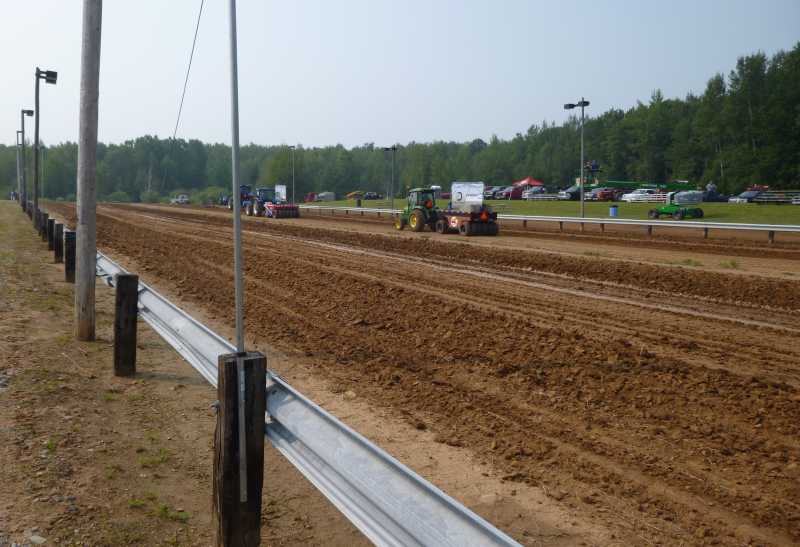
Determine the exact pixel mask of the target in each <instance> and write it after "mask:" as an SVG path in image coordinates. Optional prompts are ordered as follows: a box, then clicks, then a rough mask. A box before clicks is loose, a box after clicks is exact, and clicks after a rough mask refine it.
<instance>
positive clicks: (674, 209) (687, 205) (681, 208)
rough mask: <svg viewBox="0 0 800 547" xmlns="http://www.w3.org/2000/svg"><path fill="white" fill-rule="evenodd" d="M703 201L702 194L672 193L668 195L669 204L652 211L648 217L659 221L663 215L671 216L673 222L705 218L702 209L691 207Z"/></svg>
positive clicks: (690, 192)
mask: <svg viewBox="0 0 800 547" xmlns="http://www.w3.org/2000/svg"><path fill="white" fill-rule="evenodd" d="M701 200H702V193H701V192H695V191H688V192H670V193H668V194H667V203H666V204H664V205H662V206H661V207H658V208H657V209H650V210H649V211H648V212H647V216H648V217H649V218H651V219H653V220H658V219H659V218H660V217H661V215H668V216H671V217H672V219H673V220H683V219H685V218H703V210H702V209H700V208H699V207H691V205H696V204H698V203H700V201H701Z"/></svg>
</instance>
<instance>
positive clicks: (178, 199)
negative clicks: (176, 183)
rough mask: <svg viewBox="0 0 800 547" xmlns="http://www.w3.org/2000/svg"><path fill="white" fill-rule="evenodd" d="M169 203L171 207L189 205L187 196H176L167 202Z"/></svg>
mask: <svg viewBox="0 0 800 547" xmlns="http://www.w3.org/2000/svg"><path fill="white" fill-rule="evenodd" d="M169 202H170V204H172V205H186V204H187V203H189V196H187V195H186V194H178V195H177V196H175V197H174V198H172V199H171V200H169Z"/></svg>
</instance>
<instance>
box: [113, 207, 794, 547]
mask: <svg viewBox="0 0 800 547" xmlns="http://www.w3.org/2000/svg"><path fill="white" fill-rule="evenodd" d="M130 222H133V223H135V222H136V219H135V215H134V216H132V217H131V219H130ZM116 224H122V223H121V222H120V221H116V220H111V219H109V218H104V219H103V221H102V228H103V230H104V232H106V235H104V236H103V238H104V239H105V238H106V237H107V239H108V244H110V245H113V246H115V249H116V250H117V251H118V252H120V253H122V254H126V255H129V256H133V257H134V258H136V259H137V260H139V261H140V262H142V263H147V264H150V265H151V267H152V268H153V271H154V272H155V273H156V274H157V275H159V276H160V277H164V278H166V279H170V280H173V281H174V282H176V284H177V285H178V286H179V287H180V288H181V290H185V291H186V293H185V294H186V296H187V297H190V298H193V299H195V300H197V301H203V302H204V303H205V304H206V305H210V306H212V308H213V307H217V306H220V307H221V309H220V311H221V312H223V310H227V309H229V308H230V302H231V301H232V296H231V289H230V284H231V283H230V277H229V276H226V275H225V274H224V270H222V269H218V268H211V267H210V266H212V265H214V264H218V263H219V257H220V256H225V257H227V256H228V255H229V254H230V245H229V244H227V243H223V242H222V238H223V237H224V235H225V234H224V233H223V232H220V234H219V236H217V237H216V238H214V237H206V236H202V237H200V236H188V235H186V234H180V233H177V232H180V231H181V230H180V229H175V227H174V226H173V232H175V233H170V232H168V233H166V234H165V233H164V232H163V230H155V231H154V230H152V229H151V228H150V227H147V228H144V227H138V228H137V227H136V226H134V225H132V224H131V225H127V224H126V225H125V226H124V229H119V228H115V227H114V225H116ZM107 228H109V229H108V230H107ZM189 237H197V238H198V240H202V241H203V242H204V244H203V245H202V246H200V245H197V244H195V243H193V240H192V239H187V238H189ZM123 238H127V239H128V240H129V241H128V240H126V239H123ZM251 244H252V248H250V249H251V251H252V259H253V260H250V261H247V262H248V263H249V262H252V264H248V267H247V270H248V271H247V279H248V297H247V298H248V310H247V312H248V321H250V322H256V323H258V324H260V325H261V326H262V329H265V330H266V332H269V333H270V334H273V333H274V335H275V339H276V341H277V343H279V344H283V345H284V346H289V347H291V346H294V347H297V348H299V349H301V350H302V349H303V348H307V349H306V351H309V349H314V350H315V352H316V354H317V355H318V356H319V358H320V361H321V363H324V369H325V372H326V373H329V374H332V375H334V376H338V377H340V378H341V379H342V380H345V381H347V380H349V381H350V382H353V381H356V382H358V383H359V389H364V390H366V391H367V393H369V394H371V396H372V397H374V399H375V400H376V401H379V402H381V403H382V404H390V405H396V406H399V407H401V408H405V409H408V410H409V411H410V412H412V413H413V415H414V419H425V420H426V421H427V422H429V423H431V424H432V425H431V426H430V427H431V428H432V429H434V430H435V431H436V432H437V434H438V435H439V437H440V439H441V440H442V442H446V443H451V444H461V445H464V446H470V447H473V448H474V450H475V451H476V454H478V455H479V457H480V455H483V454H489V455H491V457H492V458H495V461H494V462H493V463H494V465H496V466H497V467H498V468H499V469H504V470H506V472H507V477H508V478H509V480H519V481H523V482H527V483H529V484H537V485H542V486H543V487H547V488H549V489H550V490H551V491H553V492H555V496H556V497H560V498H562V499H567V500H572V499H573V496H572V495H567V494H565V496H561V495H560V492H561V491H566V492H576V493H578V492H583V493H586V492H589V494H587V495H583V496H581V495H576V496H575V498H574V503H577V504H581V505H582V507H584V506H585V510H586V512H587V513H589V514H597V515H599V516H602V512H601V511H600V509H607V510H612V509H613V510H614V511H618V512H620V511H621V512H623V513H624V514H625V515H627V516H628V518H634V517H631V515H634V516H635V519H639V520H641V521H642V522H646V523H648V524H647V525H646V527H647V529H648V530H650V531H651V533H652V537H654V538H660V539H661V540H662V541H663V540H665V539H667V538H669V539H670V540H677V539H678V538H682V537H686V535H687V534H688V535H691V534H693V533H697V530H701V531H702V534H703V536H704V537H705V535H706V534H708V535H709V537H710V538H713V539H716V540H718V541H721V542H722V543H729V542H733V543H735V542H736V541H734V539H735V538H736V537H738V539H739V540H742V539H744V538H746V537H753V538H757V539H759V540H760V541H764V542H768V543H775V544H780V543H783V542H786V541H792V539H791V538H794V540H795V541H796V540H797V531H798V530H797V527H798V517H797V514H798V513H797V507H796V505H794V506H793V505H792V502H791V500H793V499H798V495H799V494H800V491H798V488H797V484H798V476H797V473H796V472H793V470H794V471H796V462H797V460H798V449H797V446H796V441H793V439H796V434H797V417H798V415H800V414H798V404H797V402H798V401H799V400H800V399H798V398H797V391H796V390H795V389H793V388H790V387H789V386H783V385H780V384H778V385H775V384H774V383H769V382H764V381H762V380H759V379H758V378H752V379H751V378H742V377H740V376H737V375H734V374H730V373H728V372H726V371H716V370H703V369H702V367H697V366H691V365H688V364H686V363H683V362H681V361H680V360H678V361H674V360H666V359H663V358H660V357H659V356H656V355H654V354H652V353H650V352H642V351H640V350H639V349H637V348H635V347H633V348H632V347H630V346H627V345H626V344H625V343H624V342H625V341H624V340H619V339H615V338H613V337H611V338H610V339H609V340H608V341H607V342H606V343H605V344H603V343H601V342H600V341H598V340H596V339H593V338H591V337H589V336H584V335H582V334H581V333H580V332H574V330H573V329H566V330H565V329H564V328H563V327H561V328H556V327H552V328H542V327H541V325H537V324H532V323H530V322H529V323H528V324H527V329H529V330H530V333H531V334H530V337H529V339H528V340H525V341H523V343H520V341H519V340H517V339H516V338H514V337H511V336H508V335H507V334H506V333H507V330H508V329H509V328H511V327H513V326H518V325H519V318H518V317H515V318H513V319H511V318H509V317H508V316H507V315H504V314H502V313H499V312H497V311H492V310H487V311H486V312H483V311H482V310H479V309H478V312H479V313H480V315H476V309H477V307H476V306H475V305H474V304H468V303H463V302H462V303H460V302H453V301H452V300H448V299H447V298H444V297H442V296H441V295H440V296H437V295H435V294H427V295H426V297H425V298H423V299H422V300H421V299H420V293H419V290H418V289H417V288H416V287H414V286H410V287H408V288H404V287H402V286H398V283H397V282H396V280H391V279H387V280H386V281H382V280H379V281H376V279H375V278H374V277H373V278H369V279H365V278H363V277H361V276H360V274H362V273H363V270H366V269H369V270H371V271H372V272H373V273H374V272H379V273H386V272H385V270H384V271H382V269H381V267H379V265H376V264H374V263H375V259H370V260H365V261H363V262H361V268H359V269H352V268H354V264H352V263H346V262H345V263H344V264H342V263H338V264H337V263H336V262H334V261H335V260H336V257H335V253H333V254H329V255H326V256H325V257H323V258H324V260H325V261H330V262H333V263H334V264H335V267H334V268H330V267H327V266H326V264H324V263H322V262H321V261H319V260H318V259H319V257H315V259H317V260H316V261H317V262H319V263H318V264H315V260H309V259H308V258H307V252H308V249H307V248H288V249H287V248H285V247H280V246H269V245H263V246H262V245H261V244H260V243H257V242H256V243H253V242H251ZM275 249H280V250H281V251H282V253H285V254H281V255H280V256H277V257H276V256H275V253H274V250H275ZM153 257H156V260H153ZM226 262H227V260H226ZM355 266H358V263H356V264H355ZM348 269H349V271H348ZM193 270H194V271H203V272H204V276H203V281H202V283H199V285H201V286H198V280H197V277H196V275H194V274H193ZM356 274H359V275H356ZM403 275H404V276H408V275H413V272H411V271H404V272H403ZM387 277H388V276H387ZM275 279H281V280H283V287H282V288H281V287H276V286H274V285H273V283H272V282H273V281H274V280H275ZM322 279H326V280H327V283H329V284H332V285H333V286H335V287H337V288H338V290H337V291H335V292H334V293H330V294H322V295H316V294H314V293H313V291H310V290H309V288H312V287H315V286H319V285H320V282H321V280H322ZM400 279H401V280H402V282H403V283H405V282H408V279H409V278H408V277H401V278H400ZM388 281H392V282H391V283H389V282H388ZM400 285H402V283H401V284H400ZM252 294H256V295H257V296H256V297H255V298H253V297H251V295H252ZM276 302H277V304H278V306H277V310H276V307H274V303H276ZM380 302H383V303H384V305H382V306H380V305H379V307H376V305H375V303H380ZM558 305H559V306H561V304H558ZM270 306H273V307H270ZM393 306H397V307H400V308H402V309H406V308H412V309H413V310H415V312H416V313H417V314H418V316H422V317H425V321H424V322H423V323H419V322H418V321H416V320H415V317H405V316H403V315H402V313H401V314H400V315H399V316H398V314H397V313H396V312H395V311H394V310H393V309H392V307H393ZM576 307H578V308H580V307H582V306H580V305H576ZM387 308H388V309H387ZM282 310H283V311H282ZM285 310H294V311H295V313H294V314H288V313H286V311H285ZM300 312H302V313H300ZM223 313H226V312H223ZM227 313H228V314H229V312H227ZM293 315H294V316H293ZM301 317H310V318H313V322H311V321H301V319H300V318H301ZM476 317H479V318H480V319H481V321H483V322H481V321H476ZM309 325H310V328H309ZM654 326H655V325H654ZM655 328H658V326H655ZM282 330H283V332H281V331H282ZM420 348H424V349H422V350H421V349H420ZM421 354H422V355H428V356H429V358H428V359H426V360H423V361H421V360H420V357H421ZM767 409H768V410H767ZM556 441H557V442H556ZM792 464H795V467H794V468H793V469H788V468H789V467H791V465H792ZM682 469H686V470H690V471H691V474H692V475H696V476H698V477H699V478H700V480H695V479H693V478H691V477H688V476H685V475H684V474H683V473H682V472H681V470H682ZM620 471H622V473H620ZM598 477H603V479H601V480H599V481H598ZM725 484H734V485H736V487H735V489H733V490H731V488H723V487H722V486H721V485H725ZM767 485H768V486H767ZM684 491H688V492H689V493H690V494H691V496H693V497H691V496H690V498H686V496H685V495H684ZM584 498H585V499H584ZM608 500H612V501H608ZM614 500H619V501H614ZM698 500H701V501H698ZM711 500H713V503H714V504H715V507H717V509H716V510H711V511H710V510H709V508H708V503H712V501H711ZM612 502H613V503H612ZM731 511H736V514H737V515H742V517H743V518H744V516H745V515H746V520H747V521H749V522H750V524H749V525H747V527H746V528H744V529H742V528H737V527H738V526H739V523H740V522H741V521H742V520H741V519H738V521H737V519H733V517H732V516H731V513H730V512H731ZM726 534H734V536H728V535H726Z"/></svg>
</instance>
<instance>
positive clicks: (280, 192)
mask: <svg viewBox="0 0 800 547" xmlns="http://www.w3.org/2000/svg"><path fill="white" fill-rule="evenodd" d="M275 199H276V200H278V201H286V185H285V184H276V185H275Z"/></svg>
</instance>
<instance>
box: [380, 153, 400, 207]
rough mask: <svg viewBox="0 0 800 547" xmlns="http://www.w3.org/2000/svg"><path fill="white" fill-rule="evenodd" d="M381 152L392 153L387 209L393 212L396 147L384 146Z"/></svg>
mask: <svg viewBox="0 0 800 547" xmlns="http://www.w3.org/2000/svg"><path fill="white" fill-rule="evenodd" d="M383 151H384V152H391V153H392V182H391V184H390V185H389V208H390V209H391V210H392V211H394V155H395V153H397V146H396V145H392V146H384V147H383ZM392 214H394V213H392Z"/></svg>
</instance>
